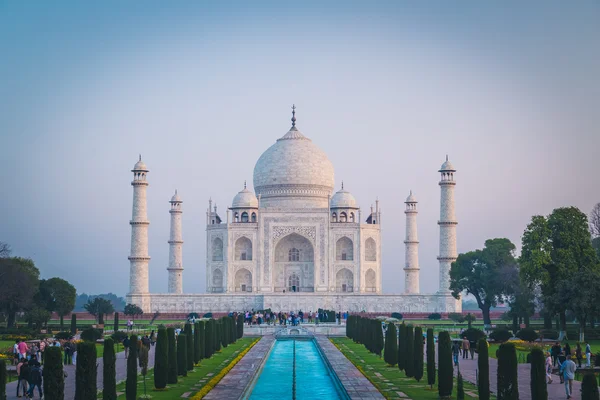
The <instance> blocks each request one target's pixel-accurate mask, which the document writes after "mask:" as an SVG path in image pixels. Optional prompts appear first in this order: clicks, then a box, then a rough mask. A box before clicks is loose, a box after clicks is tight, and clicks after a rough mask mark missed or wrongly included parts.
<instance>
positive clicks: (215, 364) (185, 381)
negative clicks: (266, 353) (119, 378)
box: [98, 338, 258, 400]
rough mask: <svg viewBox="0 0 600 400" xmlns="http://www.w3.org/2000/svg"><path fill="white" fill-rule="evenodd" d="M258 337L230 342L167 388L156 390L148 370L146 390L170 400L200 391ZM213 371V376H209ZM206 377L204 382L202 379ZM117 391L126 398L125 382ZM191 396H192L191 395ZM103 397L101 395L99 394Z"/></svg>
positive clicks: (139, 390) (140, 381) (157, 399)
mask: <svg viewBox="0 0 600 400" xmlns="http://www.w3.org/2000/svg"><path fill="white" fill-rule="evenodd" d="M256 340H258V339H256V338H242V339H238V341H237V342H235V344H230V345H229V346H227V348H223V349H221V351H220V352H219V353H215V354H214V355H213V356H212V357H211V358H209V359H207V360H202V361H200V364H199V365H197V366H195V367H194V369H193V371H191V372H188V375H187V376H186V377H182V376H180V377H179V381H178V382H177V384H173V385H167V390H164V391H163V390H161V391H158V390H157V391H155V390H154V375H153V374H154V371H153V370H150V371H148V375H147V376H146V392H147V394H148V395H150V396H152V399H153V400H170V399H178V398H180V397H181V395H182V394H184V393H186V392H192V395H194V394H195V393H197V392H199V391H200V390H201V389H202V388H203V387H204V385H205V384H206V383H208V382H209V381H210V380H211V379H212V377H213V376H215V375H217V374H218V373H219V372H221V370H223V368H225V367H227V366H228V365H229V363H230V362H231V361H233V359H234V358H235V357H237V356H238V354H239V353H240V352H241V351H243V350H244V349H245V348H247V347H248V346H249V345H250V344H251V343H252V342H254V341H256ZM210 373H212V375H211V376H207V375H208V374H210ZM203 378H206V380H204V381H203V382H200V380H201V379H203ZM197 384H198V386H195V385H197ZM117 392H123V394H122V395H120V396H119V397H118V398H119V399H125V382H123V383H121V384H119V385H117ZM143 394H144V379H143V377H142V376H141V375H138V388H137V395H138V397H140V396H142V395H143ZM190 397H191V396H190ZM98 398H99V399H101V398H102V396H101V395H99V396H98Z"/></svg>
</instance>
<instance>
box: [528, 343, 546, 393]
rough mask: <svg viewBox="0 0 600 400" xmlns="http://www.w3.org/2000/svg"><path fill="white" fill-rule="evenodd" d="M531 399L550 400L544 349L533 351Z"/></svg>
mask: <svg viewBox="0 0 600 400" xmlns="http://www.w3.org/2000/svg"><path fill="white" fill-rule="evenodd" d="M530 385H531V398H532V399H536V400H538V399H539V400H548V387H547V386H548V384H547V383H546V358H545V357H544V352H543V351H542V349H539V348H534V349H532V350H531V382H530Z"/></svg>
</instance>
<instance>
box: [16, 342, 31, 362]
mask: <svg viewBox="0 0 600 400" xmlns="http://www.w3.org/2000/svg"><path fill="white" fill-rule="evenodd" d="M18 347H19V358H27V351H28V350H29V348H28V347H27V343H25V341H24V340H21V341H20V342H19V345H18Z"/></svg>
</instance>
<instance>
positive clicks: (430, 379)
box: [427, 328, 435, 388]
mask: <svg viewBox="0 0 600 400" xmlns="http://www.w3.org/2000/svg"><path fill="white" fill-rule="evenodd" d="M434 383H435V338H434V336H433V329H432V328H429V329H427V384H428V385H429V387H430V388H433V385H434Z"/></svg>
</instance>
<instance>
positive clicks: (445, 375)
mask: <svg viewBox="0 0 600 400" xmlns="http://www.w3.org/2000/svg"><path fill="white" fill-rule="evenodd" d="M438 353H439V354H438V394H439V396H440V399H446V400H449V399H450V398H451V396H452V387H453V386H454V367H452V341H451V340H450V334H449V333H448V332H446V331H442V332H440V333H439V335H438Z"/></svg>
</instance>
